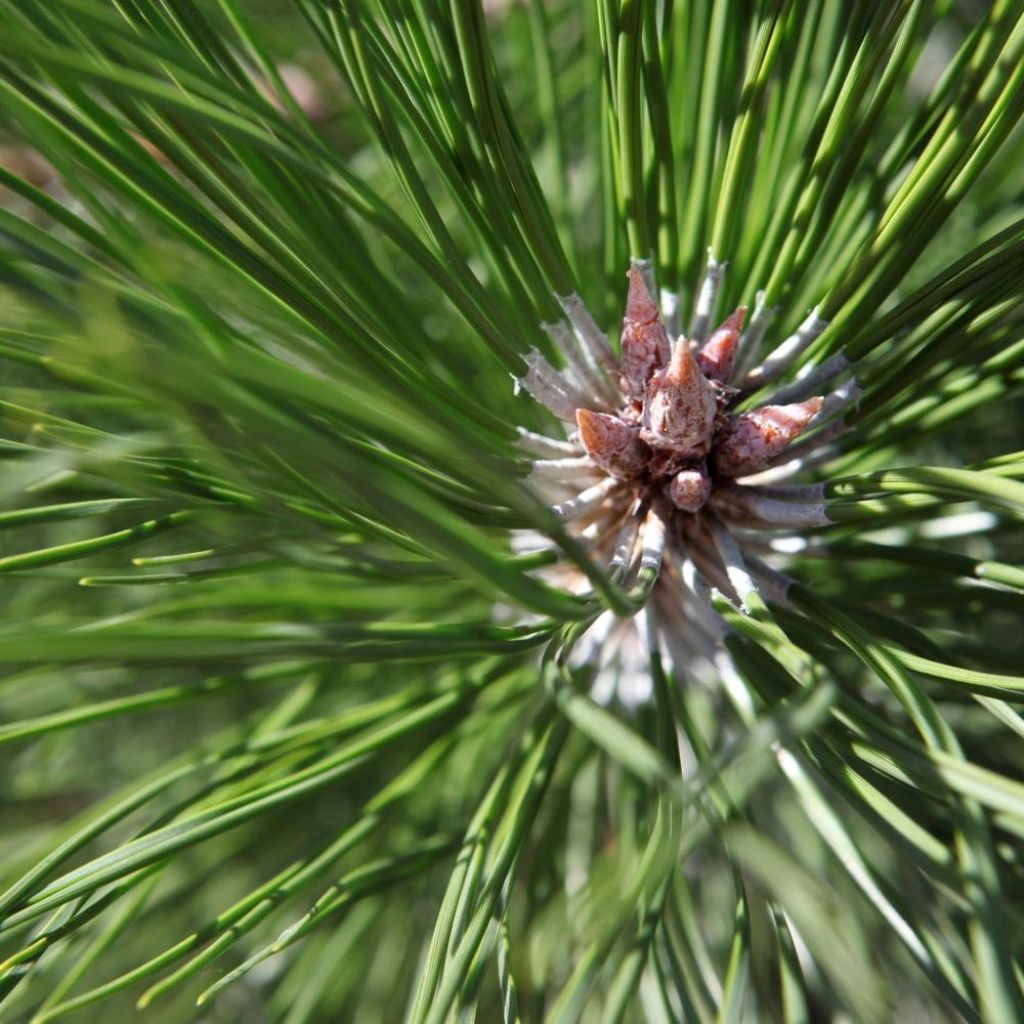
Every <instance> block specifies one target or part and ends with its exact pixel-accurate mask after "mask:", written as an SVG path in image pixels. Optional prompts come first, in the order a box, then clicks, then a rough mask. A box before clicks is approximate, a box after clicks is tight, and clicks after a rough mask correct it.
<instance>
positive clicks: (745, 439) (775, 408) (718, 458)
mask: <svg viewBox="0 0 1024 1024" xmlns="http://www.w3.org/2000/svg"><path fill="white" fill-rule="evenodd" d="M823 403H824V399H823V398H808V399H807V401H806V402H797V403H796V404H795V405H765V406H762V407H761V408H760V409H752V410H751V411H750V412H745V413H743V414H742V415H740V416H734V417H732V418H731V420H730V423H729V425H728V426H727V427H726V428H725V430H723V431H722V432H721V433H720V434H719V435H718V438H717V441H716V443H715V455H714V462H715V471H716V472H717V473H719V474H721V475H722V476H731V477H736V476H746V475H747V474H749V473H756V472H758V471H760V470H762V469H764V468H765V467H766V466H767V465H768V464H769V463H770V462H771V461H772V460H773V459H774V458H775V457H776V456H777V455H778V454H779V453H780V452H782V451H783V450H784V449H785V448H786V446H787V445H789V444H790V443H791V442H792V441H794V440H795V439H796V438H797V437H799V436H800V434H801V433H803V431H804V429H805V428H806V427H807V424H808V423H810V422H811V420H813V419H814V417H815V416H817V415H818V411H819V410H820V409H821V407H822V405H823Z"/></svg>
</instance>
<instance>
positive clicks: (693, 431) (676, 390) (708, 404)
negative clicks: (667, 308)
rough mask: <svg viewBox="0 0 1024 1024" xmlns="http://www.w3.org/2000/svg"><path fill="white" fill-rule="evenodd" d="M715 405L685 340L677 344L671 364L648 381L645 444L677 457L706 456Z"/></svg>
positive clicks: (708, 387) (716, 405)
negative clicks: (673, 450) (668, 451)
mask: <svg viewBox="0 0 1024 1024" xmlns="http://www.w3.org/2000/svg"><path fill="white" fill-rule="evenodd" d="M717 409H718V403H717V400H716V397H715V389H714V388H713V387H712V386H711V384H710V382H709V381H708V379H707V378H706V377H705V376H704V374H703V373H701V371H700V367H699V366H698V365H697V360H696V359H694V357H693V353H692V352H691V351H690V346H689V345H688V344H687V341H686V339H685V338H680V339H679V340H678V341H677V342H676V346H675V350H674V352H673V353H672V361H671V362H670V363H669V365H668V366H666V367H665V369H664V370H661V371H659V372H658V373H656V374H655V375H654V376H653V377H652V378H651V383H650V386H649V387H648V392H647V402H646V405H645V407H644V425H645V429H644V431H643V433H642V436H643V438H644V440H645V441H647V442H648V443H650V444H652V445H655V446H656V447H659V448H673V449H675V450H676V451H677V452H678V453H679V454H680V455H688V456H700V455H705V454H707V451H708V449H709V448H710V446H711V434H712V431H713V430H714V426H715V414H716V412H717Z"/></svg>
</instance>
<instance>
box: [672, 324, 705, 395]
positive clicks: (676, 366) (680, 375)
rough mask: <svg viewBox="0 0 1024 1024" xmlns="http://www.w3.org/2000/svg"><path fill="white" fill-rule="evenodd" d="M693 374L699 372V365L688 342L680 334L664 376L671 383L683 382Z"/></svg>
mask: <svg viewBox="0 0 1024 1024" xmlns="http://www.w3.org/2000/svg"><path fill="white" fill-rule="evenodd" d="M694 374H700V367H699V366H698V365H697V360H696V359H694V357H693V350H692V349H691V348H690V343H689V342H688V341H687V340H686V339H685V338H684V337H683V336H682V335H680V336H679V338H678V340H677V341H676V343H675V346H674V347H673V349H672V360H671V362H670V363H669V364H668V369H667V370H666V371H665V378H666V380H670V381H672V382H673V383H677V384H683V383H686V382H688V381H690V380H692V379H693V377H694ZM701 376H703V375H702V374H701Z"/></svg>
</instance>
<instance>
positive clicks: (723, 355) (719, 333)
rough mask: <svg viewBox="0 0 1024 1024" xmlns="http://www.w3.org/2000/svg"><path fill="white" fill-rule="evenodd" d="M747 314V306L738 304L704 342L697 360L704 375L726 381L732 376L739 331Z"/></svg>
mask: <svg viewBox="0 0 1024 1024" xmlns="http://www.w3.org/2000/svg"><path fill="white" fill-rule="evenodd" d="M746 315H747V307H746V306H740V307H739V309H737V310H736V312H735V313H733V314H731V315H730V316H728V317H726V319H725V320H724V321H723V323H722V325H721V327H719V328H718V329H717V330H716V331H715V332H714V333H713V334H712V335H711V337H710V338H708V340H707V341H706V342H705V343H704V346H703V348H701V350H700V354H699V355H698V356H697V362H698V363H699V364H700V368H701V370H703V371H704V373H705V375H706V376H708V377H710V378H711V379H713V380H720V381H723V382H724V381H728V379H729V377H730V376H732V368H733V367H734V366H735V365H736V354H737V352H738V351H739V344H740V331H742V330H743V321H744V319H745V317H746Z"/></svg>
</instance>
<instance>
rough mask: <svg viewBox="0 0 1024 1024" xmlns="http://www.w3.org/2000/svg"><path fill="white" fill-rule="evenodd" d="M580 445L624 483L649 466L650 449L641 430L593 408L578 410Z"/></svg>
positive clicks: (606, 470) (601, 465)
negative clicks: (642, 437)
mask: <svg viewBox="0 0 1024 1024" xmlns="http://www.w3.org/2000/svg"><path fill="white" fill-rule="evenodd" d="M576 423H577V424H578V426H579V428H580V443H581V444H582V445H583V447H584V448H585V449H586V451H587V454H588V455H589V456H590V457H591V459H593V460H594V462H596V463H597V465H599V466H600V467H601V468H602V469H603V470H605V472H607V473H610V474H611V475H612V476H615V477H618V478H619V479H621V480H629V479H631V478H633V477H635V476H637V475H638V474H639V473H640V472H641V471H642V470H643V468H644V466H645V465H646V463H647V456H648V455H649V450H648V448H647V445H645V444H644V443H643V441H641V440H640V430H639V428H638V427H634V426H631V425H630V424H628V423H625V422H623V421H622V420H620V419H619V418H618V416H610V415H609V414H608V413H604V412H591V411H590V410H589V409H577V410H576Z"/></svg>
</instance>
